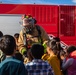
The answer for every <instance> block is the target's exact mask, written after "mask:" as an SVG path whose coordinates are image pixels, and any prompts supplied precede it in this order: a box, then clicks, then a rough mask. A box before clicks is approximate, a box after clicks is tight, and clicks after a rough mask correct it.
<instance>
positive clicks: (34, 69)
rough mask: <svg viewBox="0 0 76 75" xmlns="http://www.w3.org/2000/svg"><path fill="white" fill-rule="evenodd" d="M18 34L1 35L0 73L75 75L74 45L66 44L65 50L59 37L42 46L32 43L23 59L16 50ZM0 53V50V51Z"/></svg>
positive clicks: (75, 58) (12, 74)
mask: <svg viewBox="0 0 76 75" xmlns="http://www.w3.org/2000/svg"><path fill="white" fill-rule="evenodd" d="M18 36H19V34H16V35H14V37H13V36H11V35H4V36H3V35H2V37H1V39H0V49H1V51H2V52H3V53H4V55H3V56H5V58H4V59H3V60H1V63H0V75H75V74H76V47H75V46H74V45H71V46H68V47H67V49H66V52H65V51H64V50H63V48H62V47H61V45H60V39H59V38H57V37H56V38H53V39H52V40H49V41H47V42H46V53H44V46H43V45H41V44H38V43H36V44H33V45H32V47H31V48H30V49H29V51H28V52H27V57H25V59H24V58H23V56H22V55H21V54H20V53H19V51H18V50H17V49H18V48H17V39H18ZM0 53H1V52H0Z"/></svg>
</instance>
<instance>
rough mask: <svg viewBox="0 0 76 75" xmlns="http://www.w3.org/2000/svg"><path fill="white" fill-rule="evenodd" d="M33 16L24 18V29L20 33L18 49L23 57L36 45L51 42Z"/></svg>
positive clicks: (24, 16)
mask: <svg viewBox="0 0 76 75" xmlns="http://www.w3.org/2000/svg"><path fill="white" fill-rule="evenodd" d="M36 23H37V21H36V19H35V18H33V17H32V16H31V15H23V16H22V26H23V29H22V30H21V31H20V35H19V40H18V49H19V51H20V53H21V54H22V55H26V52H27V51H28V50H29V49H30V48H31V46H32V45H33V44H34V43H41V44H43V43H45V42H46V41H48V40H49V36H48V35H47V33H46V31H45V30H44V29H43V28H42V27H41V26H39V25H37V24H36Z"/></svg>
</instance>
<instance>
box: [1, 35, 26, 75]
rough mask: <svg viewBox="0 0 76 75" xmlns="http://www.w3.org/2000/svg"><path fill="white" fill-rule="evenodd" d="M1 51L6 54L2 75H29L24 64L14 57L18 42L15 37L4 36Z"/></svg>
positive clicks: (2, 65)
mask: <svg viewBox="0 0 76 75" xmlns="http://www.w3.org/2000/svg"><path fill="white" fill-rule="evenodd" d="M0 49H1V50H2V51H3V53H5V54H6V59H5V60H4V61H2V62H1V63H0V75H27V71H26V69H25V66H24V64H23V63H22V62H21V61H19V60H17V59H16V58H15V57H14V53H15V50H16V42H15V39H14V37H13V36H11V35H4V36H3V37H2V39H1V41H0Z"/></svg>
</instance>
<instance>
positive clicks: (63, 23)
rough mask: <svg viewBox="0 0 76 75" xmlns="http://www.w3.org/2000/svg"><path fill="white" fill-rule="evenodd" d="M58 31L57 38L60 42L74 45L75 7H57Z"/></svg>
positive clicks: (75, 33)
mask: <svg viewBox="0 0 76 75" xmlns="http://www.w3.org/2000/svg"><path fill="white" fill-rule="evenodd" d="M59 10H60V11H59V15H60V18H59V21H60V28H59V29H60V30H59V36H60V38H61V40H63V41H64V42H66V43H67V44H75V40H76V31H75V30H76V24H75V13H76V11H75V10H76V7H75V6H68V5H61V6H60V7H59Z"/></svg>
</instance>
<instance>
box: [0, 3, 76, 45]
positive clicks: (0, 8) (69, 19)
mask: <svg viewBox="0 0 76 75" xmlns="http://www.w3.org/2000/svg"><path fill="white" fill-rule="evenodd" d="M22 14H31V15H32V16H33V17H35V18H36V19H37V23H38V24H39V25H41V26H42V27H43V28H44V29H45V30H46V32H47V33H48V34H49V35H53V36H58V37H60V39H61V40H62V41H63V42H64V43H65V44H67V45H70V44H74V45H76V6H69V5H38V4H0V16H2V15H3V16H9V15H14V16H16V15H22ZM7 20H8V18H7ZM12 23H14V24H15V21H13V20H12ZM6 26H7V25H6ZM11 27H12V25H11ZM11 27H10V28H11ZM16 28H17V26H16V27H14V29H16ZM11 29H12V28H11ZM14 29H13V31H14V32H15V30H14ZM16 30H17V29H16ZM9 32H11V31H9Z"/></svg>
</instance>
